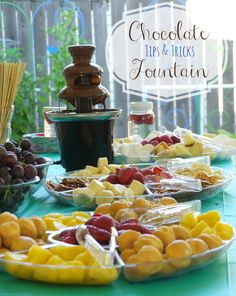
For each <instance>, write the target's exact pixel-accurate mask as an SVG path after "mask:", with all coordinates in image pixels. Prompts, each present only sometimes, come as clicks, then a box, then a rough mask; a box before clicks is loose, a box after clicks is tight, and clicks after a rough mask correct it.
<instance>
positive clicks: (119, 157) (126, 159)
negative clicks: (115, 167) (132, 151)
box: [113, 153, 155, 164]
mask: <svg viewBox="0 0 236 296" xmlns="http://www.w3.org/2000/svg"><path fill="white" fill-rule="evenodd" d="M154 161H155V156H153V155H152V154H150V155H143V156H142V155H141V156H140V155H130V156H127V155H123V154H120V153H114V158H113V162H114V163H115V164H138V163H143V164H150V163H153V162H154Z"/></svg>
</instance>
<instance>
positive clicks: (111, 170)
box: [106, 164, 120, 174]
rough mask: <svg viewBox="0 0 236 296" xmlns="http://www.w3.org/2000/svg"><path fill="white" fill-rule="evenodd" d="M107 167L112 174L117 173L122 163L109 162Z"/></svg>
mask: <svg viewBox="0 0 236 296" xmlns="http://www.w3.org/2000/svg"><path fill="white" fill-rule="evenodd" d="M106 167H107V168H108V169H109V170H110V173H111V174H115V173H116V169H119V168H120V165H119V164H108V165H107V166H106Z"/></svg>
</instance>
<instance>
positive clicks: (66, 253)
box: [50, 246, 85, 261]
mask: <svg viewBox="0 0 236 296" xmlns="http://www.w3.org/2000/svg"><path fill="white" fill-rule="evenodd" d="M84 250H85V247H83V246H56V247H53V248H51V249H50V251H51V253H52V254H55V255H58V256H59V257H60V258H61V259H62V260H64V261H68V260H73V259H74V258H75V257H76V256H77V255H79V254H80V253H82V252H84Z"/></svg>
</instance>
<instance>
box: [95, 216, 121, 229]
mask: <svg viewBox="0 0 236 296" xmlns="http://www.w3.org/2000/svg"><path fill="white" fill-rule="evenodd" d="M92 225H93V226H96V227H98V228H101V229H105V230H106V231H108V232H111V227H116V221H115V220H114V219H113V218H112V217H111V216H106V215H102V216H100V217H97V219H96V220H95V221H94V222H93V224H92Z"/></svg>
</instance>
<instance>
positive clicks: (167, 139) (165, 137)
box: [160, 135, 174, 144]
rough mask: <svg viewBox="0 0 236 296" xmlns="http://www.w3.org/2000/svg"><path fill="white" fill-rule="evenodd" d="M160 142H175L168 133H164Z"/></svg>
mask: <svg viewBox="0 0 236 296" xmlns="http://www.w3.org/2000/svg"><path fill="white" fill-rule="evenodd" d="M160 142H165V143H171V144H174V142H173V141H172V139H171V138H170V137H169V136H168V135H163V136H161V137H160Z"/></svg>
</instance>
